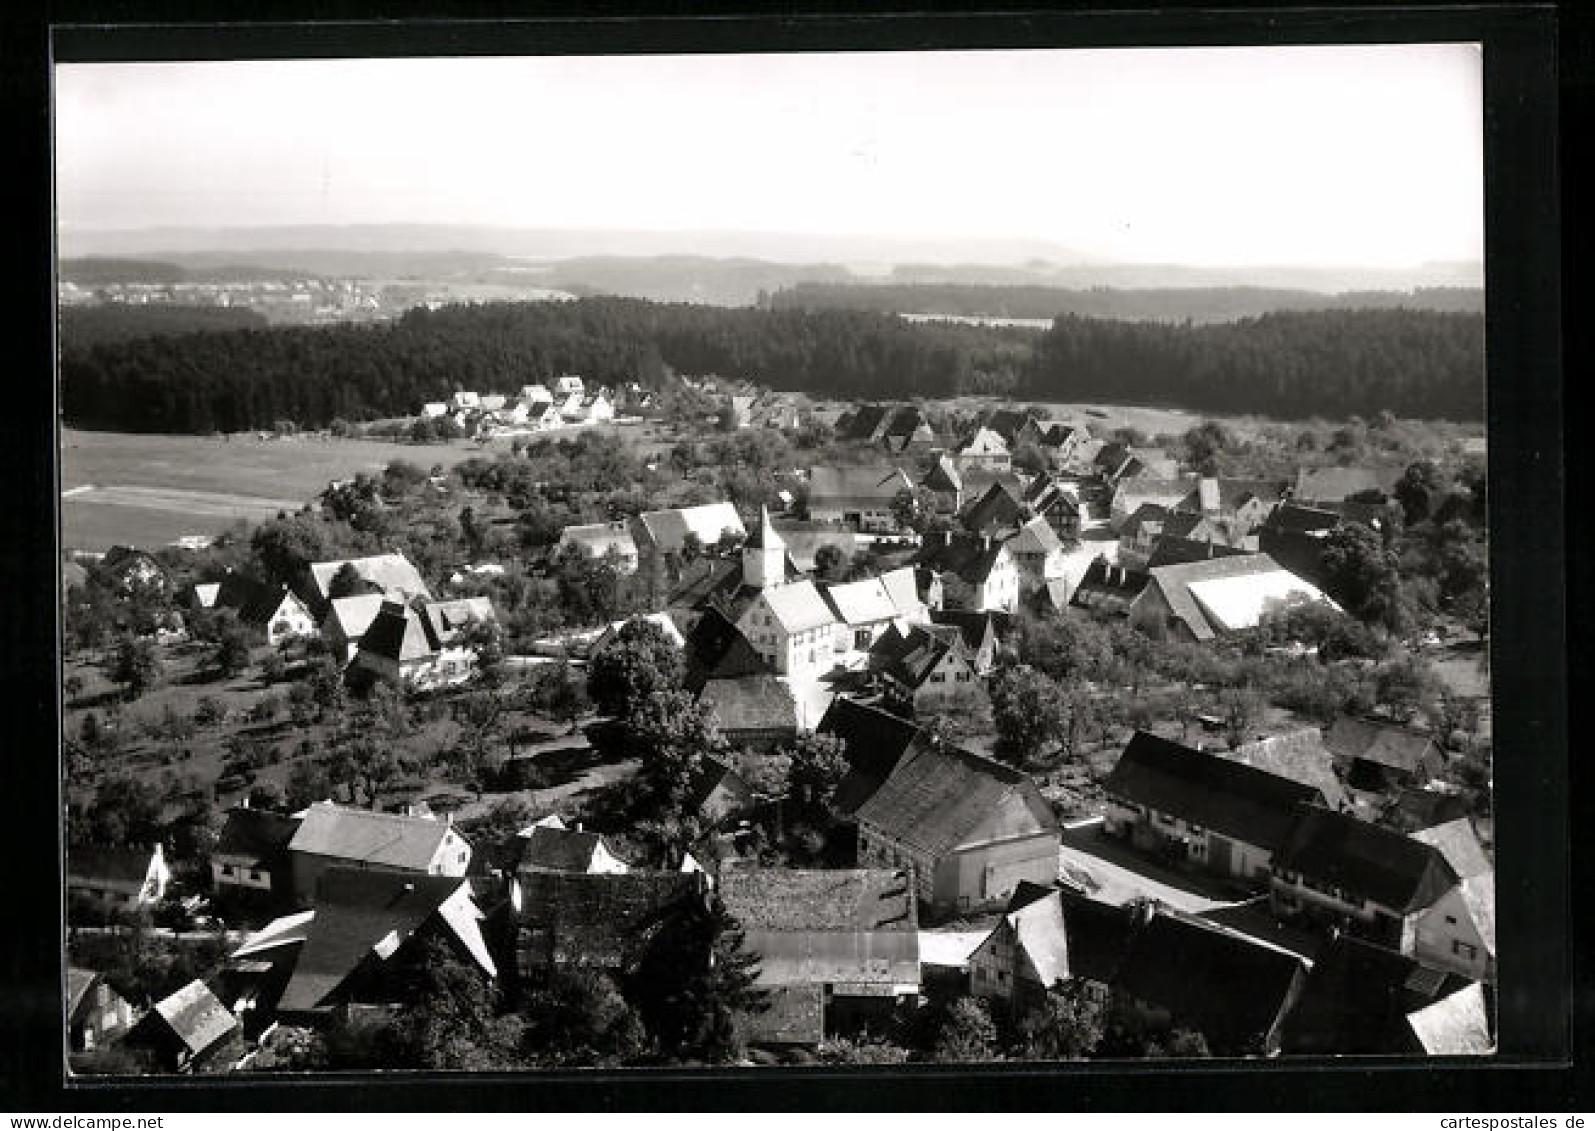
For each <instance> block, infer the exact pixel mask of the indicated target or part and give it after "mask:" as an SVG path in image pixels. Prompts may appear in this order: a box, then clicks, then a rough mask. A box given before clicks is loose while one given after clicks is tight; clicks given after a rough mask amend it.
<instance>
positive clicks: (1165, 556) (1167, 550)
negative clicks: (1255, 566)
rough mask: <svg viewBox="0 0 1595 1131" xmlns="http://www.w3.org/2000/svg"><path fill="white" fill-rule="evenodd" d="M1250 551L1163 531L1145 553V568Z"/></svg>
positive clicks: (1235, 555)
mask: <svg viewBox="0 0 1595 1131" xmlns="http://www.w3.org/2000/svg"><path fill="white" fill-rule="evenodd" d="M1250 553H1252V551H1250V550H1240V549H1236V548H1235V547H1234V546H1226V545H1224V544H1223V543H1222V542H1216V541H1212V540H1204V541H1200V542H1199V541H1196V540H1195V539H1192V538H1176V537H1174V536H1172V535H1169V534H1166V533H1165V534H1159V535H1157V536H1156V537H1155V538H1154V539H1153V540H1152V552H1151V553H1150V554H1148V555H1147V558H1146V568H1147V569H1148V570H1153V569H1159V568H1161V567H1163V566H1171V565H1186V564H1187V563H1190V562H1204V561H1209V560H1211V559H1213V558H1235V557H1241V556H1243V555H1246V554H1250Z"/></svg>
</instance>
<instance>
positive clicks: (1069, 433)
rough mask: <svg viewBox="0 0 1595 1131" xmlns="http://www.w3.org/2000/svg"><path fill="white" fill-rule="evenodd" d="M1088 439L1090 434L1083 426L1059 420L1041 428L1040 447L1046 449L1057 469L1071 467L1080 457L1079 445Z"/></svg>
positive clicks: (1049, 422)
mask: <svg viewBox="0 0 1595 1131" xmlns="http://www.w3.org/2000/svg"><path fill="white" fill-rule="evenodd" d="M1090 438H1091V434H1090V432H1089V431H1087V429H1086V428H1085V427H1084V426H1080V425H1073V424H1068V423H1066V422H1064V421H1061V420H1055V421H1048V422H1046V423H1045V424H1043V426H1042V433H1041V444H1042V447H1044V448H1046V450H1047V452H1048V453H1049V454H1050V455H1051V456H1052V462H1053V464H1054V466H1057V467H1067V466H1070V465H1072V464H1073V463H1074V462H1075V461H1076V460H1077V459H1078V458H1079V456H1080V446H1081V444H1083V443H1084V442H1085V441H1087V440H1089V439H1090Z"/></svg>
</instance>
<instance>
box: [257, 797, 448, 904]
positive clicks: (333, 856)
mask: <svg viewBox="0 0 1595 1131" xmlns="http://www.w3.org/2000/svg"><path fill="white" fill-rule="evenodd" d="M288 857H289V866H290V868H291V870H292V875H293V892H294V896H295V898H296V900H298V901H299V902H300V903H301V904H305V903H308V902H309V901H310V899H311V897H312V896H314V894H315V891H316V881H317V880H318V879H319V878H320V877H321V874H322V873H323V872H325V871H326V870H327V869H328V868H331V867H338V868H364V869H368V870H372V871H383V872H414V873H417V874H419V875H427V876H463V875H465V871H466V868H467V866H468V865H469V864H470V862H471V846H470V844H469V843H468V842H467V841H466V840H465V838H464V837H462V836H461V835H460V834H459V833H458V832H456V831H455V829H454V823H453V822H452V821H439V820H437V819H436V818H435V817H406V816H401V815H399V814H397V813H376V812H372V811H370V810H366V809H350V808H346V807H344V806H341V805H334V804H332V803H331V802H330V801H318V802H316V803H315V804H313V805H311V806H310V807H309V808H308V809H306V810H305V811H304V817H303V819H302V820H301V821H300V823H299V828H298V829H297V830H295V832H294V835H293V838H292V839H291V840H290V841H289V842H288Z"/></svg>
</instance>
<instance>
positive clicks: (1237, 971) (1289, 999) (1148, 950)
mask: <svg viewBox="0 0 1595 1131" xmlns="http://www.w3.org/2000/svg"><path fill="white" fill-rule="evenodd" d="M1141 913H1142V919H1141V921H1140V922H1139V923H1138V924H1137V928H1136V929H1135V930H1134V931H1133V932H1132V934H1131V936H1130V941H1129V946H1128V947H1127V948H1126V949H1125V953H1124V956H1123V958H1122V959H1121V961H1120V963H1119V967H1118V970H1117V971H1116V972H1115V973H1114V978H1113V1007H1112V1011H1113V1013H1114V1014H1115V1015H1116V1016H1117V1017H1118V1018H1121V1019H1123V1022H1128V1023H1129V1024H1130V1025H1132V1026H1139V1025H1149V1026H1151V1027H1154V1028H1171V1029H1189V1030H1192V1031H1194V1032H1197V1033H1200V1034H1201V1035H1202V1036H1203V1037H1204V1038H1205V1039H1206V1041H1207V1045H1208V1048H1209V1049H1210V1050H1211V1051H1212V1053H1213V1054H1214V1055H1215V1056H1277V1055H1278V1054H1279V1051H1280V1047H1281V1042H1282V1035H1283V1032H1284V1027H1285V1023H1286V1021H1287V1020H1288V1018H1289V1016H1290V1012H1291V1010H1292V1008H1293V1007H1294V1006H1295V1004H1296V1002H1297V1001H1298V1000H1299V999H1300V998H1301V995H1302V991H1303V989H1304V987H1305V986H1306V983H1307V970H1308V964H1307V962H1306V961H1305V960H1304V959H1302V958H1301V957H1300V956H1298V955H1295V954H1292V953H1291V952H1290V951H1287V950H1283V949H1281V948H1279V947H1276V946H1272V945H1269V944H1267V943H1265V942H1262V941H1260V940H1258V939H1254V938H1251V937H1250V936H1247V935H1243V934H1240V933H1239V932H1236V931H1231V930H1228V929H1227V928H1224V927H1221V926H1219V925H1216V924H1213V923H1209V922H1207V921H1206V920H1203V919H1199V918H1195V917H1193V916H1188V915H1184V914H1180V913H1178V912H1173V911H1168V910H1165V909H1163V908H1160V907H1158V908H1154V907H1152V906H1150V905H1143V906H1142V908H1141ZM1123 1022H1121V1023H1123Z"/></svg>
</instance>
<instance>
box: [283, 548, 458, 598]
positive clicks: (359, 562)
mask: <svg viewBox="0 0 1595 1131" xmlns="http://www.w3.org/2000/svg"><path fill="white" fill-rule="evenodd" d="M345 565H352V566H354V569H355V572H356V573H358V574H359V575H360V577H361V579H362V580H365V581H369V582H370V583H371V584H373V585H376V586H378V587H379V588H381V589H382V590H383V591H384V592H398V593H401V594H403V595H404V596H405V597H406V598H410V597H427V598H430V597H431V596H432V593H431V591H430V590H428V589H427V587H426V582H424V581H422V580H421V575H420V574H419V573H417V572H416V568H415V566H413V565H411V564H410V560H409V559H408V558H406V557H405V556H404V555H403V554H375V555H373V556H371V557H368V558H345V559H339V560H337V561H330V562H311V563H310V577H311V579H312V580H313V581H314V582H315V586H316V591H317V593H319V594H320V595H321V598H322V599H323V600H326V599H327V596H328V590H329V588H330V587H331V585H332V579H333V578H334V577H336V576H337V575H338V570H339V569H341V568H342V567H343V566H345Z"/></svg>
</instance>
